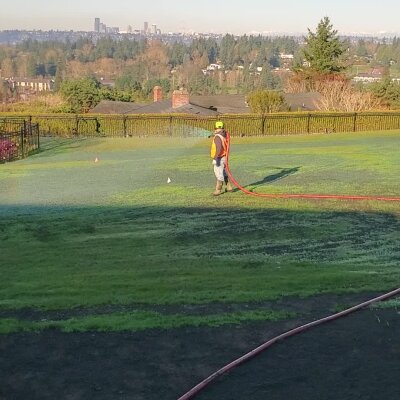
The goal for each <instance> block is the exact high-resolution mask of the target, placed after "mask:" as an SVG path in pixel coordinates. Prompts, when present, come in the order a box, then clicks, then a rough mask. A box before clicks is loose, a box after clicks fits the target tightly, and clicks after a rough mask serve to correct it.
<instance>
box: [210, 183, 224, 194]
mask: <svg viewBox="0 0 400 400" xmlns="http://www.w3.org/2000/svg"><path fill="white" fill-rule="evenodd" d="M223 184H224V181H217V185H216V186H215V191H214V193H213V196H219V195H220V194H221V193H222V185H223Z"/></svg>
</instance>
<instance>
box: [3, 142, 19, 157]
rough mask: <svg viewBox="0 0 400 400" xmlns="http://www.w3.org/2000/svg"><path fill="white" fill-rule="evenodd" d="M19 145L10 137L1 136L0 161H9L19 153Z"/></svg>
mask: <svg viewBox="0 0 400 400" xmlns="http://www.w3.org/2000/svg"><path fill="white" fill-rule="evenodd" d="M17 150H18V149H17V145H16V144H15V143H14V142H12V141H11V140H9V139H1V138H0V162H1V161H8V160H11V159H12V158H14V156H16V155H17V154H18V152H17Z"/></svg>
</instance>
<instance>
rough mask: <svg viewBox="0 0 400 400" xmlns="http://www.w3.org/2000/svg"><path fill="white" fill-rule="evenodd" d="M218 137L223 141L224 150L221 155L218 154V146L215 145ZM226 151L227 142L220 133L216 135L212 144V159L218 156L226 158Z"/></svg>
mask: <svg viewBox="0 0 400 400" xmlns="http://www.w3.org/2000/svg"><path fill="white" fill-rule="evenodd" d="M217 136H218V137H219V138H220V139H221V143H222V149H221V151H220V153H219V154H217V146H216V144H215V138H216V137H217ZM226 149H227V140H226V138H224V137H223V136H222V135H220V134H219V133H217V134H215V136H214V138H213V141H212V144H211V152H210V155H211V158H215V156H217V157H218V158H221V157H225V156H226Z"/></svg>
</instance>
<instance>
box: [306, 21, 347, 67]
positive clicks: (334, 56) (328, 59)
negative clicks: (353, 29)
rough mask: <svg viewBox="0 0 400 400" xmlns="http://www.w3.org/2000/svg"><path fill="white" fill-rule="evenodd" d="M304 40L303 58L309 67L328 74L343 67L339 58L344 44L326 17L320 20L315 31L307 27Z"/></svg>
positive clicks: (343, 50)
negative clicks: (306, 34)
mask: <svg viewBox="0 0 400 400" xmlns="http://www.w3.org/2000/svg"><path fill="white" fill-rule="evenodd" d="M305 41H306V47H305V49H304V58H305V60H306V61H307V62H308V64H309V68H311V69H312V70H314V71H316V72H318V73H328V74H329V73H335V72H340V71H342V70H343V69H344V68H345V67H344V66H343V64H342V60H341V56H342V55H343V53H344V52H345V49H344V45H343V42H341V41H340V39H339V38H338V36H337V31H336V30H334V29H333V26H332V24H331V22H330V20H329V18H328V17H324V18H323V19H322V20H321V21H320V23H319V24H318V26H317V30H316V32H315V33H313V32H311V30H310V29H308V36H307V37H306V38H305Z"/></svg>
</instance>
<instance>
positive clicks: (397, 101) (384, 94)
mask: <svg viewBox="0 0 400 400" xmlns="http://www.w3.org/2000/svg"><path fill="white" fill-rule="evenodd" d="M370 89H371V91H372V93H373V94H374V95H375V96H376V97H378V98H379V99H381V100H382V101H383V102H385V103H386V104H387V105H389V106H390V107H391V108H392V109H399V108H400V84H398V83H397V82H393V81H392V80H391V79H390V78H389V77H386V78H385V79H383V80H382V81H381V82H376V83H374V84H372V85H371V87H370Z"/></svg>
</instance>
